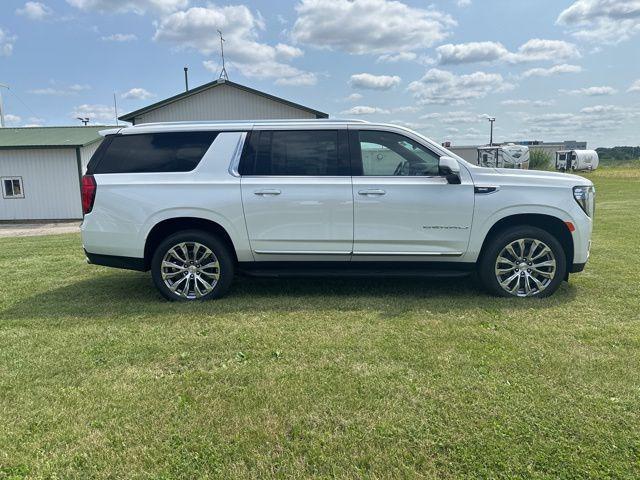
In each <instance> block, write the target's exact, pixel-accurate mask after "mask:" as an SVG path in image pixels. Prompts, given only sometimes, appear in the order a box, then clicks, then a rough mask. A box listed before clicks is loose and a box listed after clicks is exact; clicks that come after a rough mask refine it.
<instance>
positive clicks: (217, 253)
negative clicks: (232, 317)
mask: <svg viewBox="0 0 640 480" xmlns="http://www.w3.org/2000/svg"><path fill="white" fill-rule="evenodd" d="M233 275H234V261H233V257H232V255H231V253H230V252H229V249H228V248H227V246H226V245H225V244H224V243H223V242H221V241H220V240H219V239H218V238H216V237H215V236H213V235H211V234H209V233H206V232H203V231H200V230H186V231H182V232H177V233H174V234H172V235H170V236H169V237H167V238H166V239H165V240H164V241H163V242H162V243H160V245H158V248H156V251H155V253H154V255H153V259H152V260H151V276H152V277H153V282H154V283H155V285H156V287H157V288H158V290H159V291H160V293H161V294H162V296H163V297H165V298H166V299H168V300H172V301H175V300H182V301H189V300H209V299H213V298H220V297H221V296H223V295H224V294H225V293H226V292H227V290H229V287H230V286H231V282H232V280H233Z"/></svg>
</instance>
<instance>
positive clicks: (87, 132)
mask: <svg viewBox="0 0 640 480" xmlns="http://www.w3.org/2000/svg"><path fill="white" fill-rule="evenodd" d="M104 128H105V127H104V126H87V127H20V128H0V149H14V148H76V147H84V146H85V145H89V144H91V143H94V142H96V141H98V140H100V138H101V137H100V133H99V132H100V130H103V129H104Z"/></svg>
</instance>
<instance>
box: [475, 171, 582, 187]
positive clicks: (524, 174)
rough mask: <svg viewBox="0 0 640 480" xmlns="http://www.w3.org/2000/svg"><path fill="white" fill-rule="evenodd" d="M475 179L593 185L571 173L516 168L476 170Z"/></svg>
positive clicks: (528, 183) (478, 180) (498, 181)
mask: <svg viewBox="0 0 640 480" xmlns="http://www.w3.org/2000/svg"><path fill="white" fill-rule="evenodd" d="M473 177H474V181H476V183H478V182H482V183H484V182H492V181H493V182H495V183H498V184H503V185H504V184H517V185H540V186H545V185H547V186H567V187H575V186H577V185H593V182H592V181H591V180H589V179H588V178H584V177H581V176H580V175H572V174H569V173H560V172H547V171H543V170H520V169H515V168H476V169H474V170H473Z"/></svg>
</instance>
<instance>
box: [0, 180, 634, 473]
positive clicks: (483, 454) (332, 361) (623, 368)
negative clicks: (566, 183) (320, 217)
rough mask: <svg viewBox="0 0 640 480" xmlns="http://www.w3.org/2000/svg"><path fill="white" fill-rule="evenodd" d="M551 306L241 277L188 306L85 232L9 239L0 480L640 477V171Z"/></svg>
mask: <svg viewBox="0 0 640 480" xmlns="http://www.w3.org/2000/svg"><path fill="white" fill-rule="evenodd" d="M590 178H593V179H594V181H595V182H596V184H597V188H598V205H597V211H596V228H595V233H594V244H593V250H592V259H591V262H590V263H589V264H588V266H587V269H586V271H585V272H584V273H582V274H580V275H575V276H573V277H572V278H571V282H570V283H568V284H565V285H563V286H562V288H561V289H560V290H559V291H558V293H557V294H556V295H555V296H553V297H552V298H550V299H545V300H536V299H532V300H525V301H522V300H516V299H513V300H511V299H496V298H490V297H488V296H486V295H484V294H483V293H482V292H480V291H479V290H478V289H477V288H476V287H475V286H474V284H473V283H472V282H471V281H470V280H466V279H465V280H459V279H457V280H447V281H442V280H438V281H429V280H419V281H417V280H403V281H397V280H382V279H376V278H371V279H368V280H362V279H358V280H347V279H345V280H338V281H336V280H330V281H329V280H291V281H283V280H255V279H239V280H238V281H237V282H236V283H235V285H234V288H233V290H232V293H231V294H230V295H229V296H228V297H227V298H225V299H223V300H220V301H217V302H209V303H204V304H193V305H191V304H187V305H185V304H170V303H167V302H164V301H162V300H161V299H160V297H159V295H158V294H157V293H156V291H155V289H154V288H153V286H152V283H151V279H150V277H149V276H148V275H147V274H142V273H136V272H127V271H117V270H110V269H106V268H101V267H95V266H87V265H86V264H85V263H84V258H83V254H82V250H81V246H80V239H79V237H78V236H77V235H61V236H50V237H32V238H20V239H0V271H2V277H1V279H0V479H4V478H7V479H8V478H167V479H168V478H185V479H186V478H189V479H190V478H265V477H281V478H283V477H299V478H303V477H304V478H308V477H317V478H334V477H343V478H344V477H348V478H416V477H417V478H445V479H446V478H514V477H518V478H524V477H527V478H587V477H592V478H638V477H640V273H639V272H640V255H639V253H638V252H639V250H638V238H639V232H640V214H639V213H638V212H640V170H636V169H606V168H603V169H601V170H599V171H597V172H595V173H594V174H592V175H591V177H590Z"/></svg>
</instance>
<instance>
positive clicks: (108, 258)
mask: <svg viewBox="0 0 640 480" xmlns="http://www.w3.org/2000/svg"><path fill="white" fill-rule="evenodd" d="M84 254H85V255H86V256H87V263H89V264H91V265H102V266H104V267H112V268H122V269H125V270H137V271H138V272H145V271H147V270H148V268H147V267H146V265H145V261H144V258H134V257H119V256H116V255H100V254H97V253H89V252H87V251H86V250H85V251H84Z"/></svg>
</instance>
